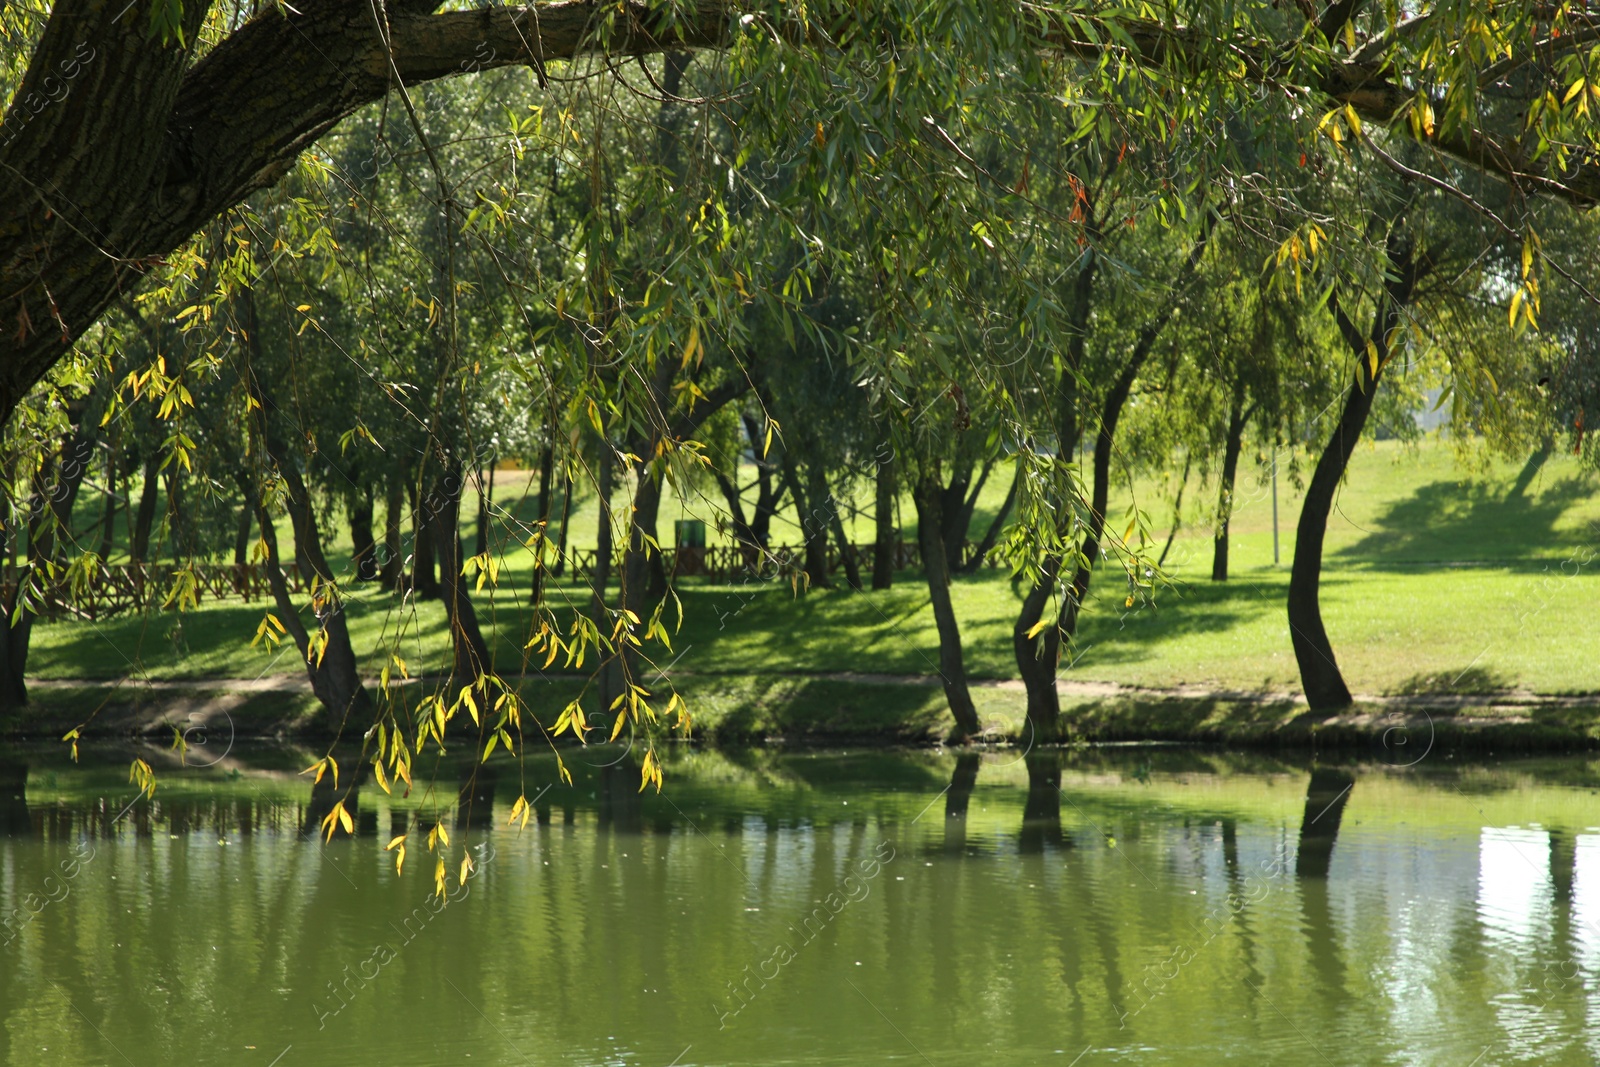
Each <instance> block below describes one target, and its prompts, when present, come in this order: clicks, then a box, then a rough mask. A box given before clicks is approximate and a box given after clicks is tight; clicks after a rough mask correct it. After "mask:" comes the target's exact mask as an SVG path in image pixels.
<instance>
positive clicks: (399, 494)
mask: <svg viewBox="0 0 1600 1067" xmlns="http://www.w3.org/2000/svg"><path fill="white" fill-rule="evenodd" d="M405 506H406V495H405V486H403V485H401V484H400V479H399V477H397V476H395V475H392V474H391V475H390V476H389V480H388V483H387V484H386V486H385V493H384V498H383V550H384V560H383V566H382V567H381V568H380V569H379V571H378V581H380V582H381V583H383V587H384V588H385V589H388V590H390V591H392V592H396V593H403V592H405V577H406V561H405V551H406V548H405V536H404V534H403V533H402V532H401V531H402V530H403V529H404V525H403V521H404V515H405Z"/></svg>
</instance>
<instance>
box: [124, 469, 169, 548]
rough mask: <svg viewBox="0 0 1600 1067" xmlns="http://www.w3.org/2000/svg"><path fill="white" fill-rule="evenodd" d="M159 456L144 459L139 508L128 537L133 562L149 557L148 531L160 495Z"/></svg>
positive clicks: (152, 523) (154, 517)
mask: <svg viewBox="0 0 1600 1067" xmlns="http://www.w3.org/2000/svg"><path fill="white" fill-rule="evenodd" d="M160 471H161V464H160V462H159V457H157V456H155V455H151V456H150V457H149V458H148V459H146V460H145V461H144V471H143V472H142V478H143V480H142V482H141V483H140V488H139V510H138V512H137V513H136V514H135V515H134V518H133V530H132V532H131V533H130V535H129V537H128V555H129V558H130V559H131V560H132V562H134V563H136V564H137V563H144V562H146V561H147V560H148V559H149V558H150V531H151V529H152V528H153V527H154V526H155V522H156V503H157V499H156V498H157V497H158V496H159V495H160V492H161V489H160V481H161V480H160V477H159V475H160Z"/></svg>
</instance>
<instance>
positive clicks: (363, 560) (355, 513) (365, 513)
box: [350, 488, 378, 582]
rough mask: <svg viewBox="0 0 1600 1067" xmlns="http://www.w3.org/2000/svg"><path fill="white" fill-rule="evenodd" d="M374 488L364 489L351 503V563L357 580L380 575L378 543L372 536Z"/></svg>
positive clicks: (367, 580)
mask: <svg viewBox="0 0 1600 1067" xmlns="http://www.w3.org/2000/svg"><path fill="white" fill-rule="evenodd" d="M372 511H373V508H372V490H371V489H370V488H368V489H364V490H362V491H360V492H358V493H357V494H356V498H355V499H354V500H353V501H351V503H350V545H351V549H352V551H351V554H350V565H351V567H352V568H353V569H354V570H355V575H356V581H358V582H370V581H372V580H373V579H375V578H377V577H378V543H377V540H376V539H375V538H374V537H373V536H372Z"/></svg>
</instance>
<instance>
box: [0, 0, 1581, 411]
mask: <svg viewBox="0 0 1600 1067" xmlns="http://www.w3.org/2000/svg"><path fill="white" fill-rule="evenodd" d="M433 6H434V5H433V3H432V0H411V2H396V3H391V4H388V5H375V6H371V7H363V6H361V5H347V4H340V3H307V4H302V5H301V6H300V7H292V6H279V5H270V6H266V7H263V8H262V9H261V11H260V13H259V14H257V15H255V16H254V17H253V18H250V19H249V20H248V21H245V22H244V23H243V24H242V25H240V26H238V28H236V29H233V30H231V31H228V30H226V29H224V30H223V32H222V36H221V40H220V41H219V42H217V43H216V45H215V47H213V48H211V49H210V50H209V51H208V52H207V53H206V54H205V55H204V56H203V57H201V58H200V59H198V60H196V59H195V51H196V49H197V45H198V42H199V41H200V40H201V38H202V34H201V28H202V26H203V25H204V24H205V22H206V20H207V18H208V17H209V16H210V15H211V14H212V11H213V5H212V4H210V3H206V2H193V3H184V4H181V5H175V6H173V7H172V8H171V9H170V10H172V11H177V12H179V13H180V14H179V22H180V25H179V26H178V27H176V29H177V31H178V32H177V33H175V34H174V36H175V37H176V38H177V40H181V41H183V42H186V43H185V44H184V45H182V46H179V45H178V44H176V42H174V43H171V44H167V43H164V42H162V41H160V40H155V41H152V39H151V34H150V33H148V32H146V30H140V29H136V28H135V27H136V26H137V25H138V24H140V22H141V20H143V23H144V24H145V26H146V27H148V25H149V23H150V20H151V16H152V14H154V13H155V12H156V11H158V10H164V8H157V7H155V6H154V5H152V4H150V3H135V4H134V6H133V7H132V8H129V7H126V6H123V5H119V4H116V3H105V2H103V0H57V2H56V3H54V4H52V5H51V7H50V13H49V17H48V20H47V21H46V23H45V26H44V29H43V32H42V34H41V35H40V37H39V38H38V42H37V44H36V45H35V46H34V48H33V54H32V57H31V58H30V60H29V62H28V66H27V71H26V73H25V74H24V76H23V78H22V82H21V85H20V86H19V87H18V89H17V92H16V94H15V96H14V97H13V100H12V103H11V107H10V109H9V111H8V113H7V115H6V117H5V122H4V123H3V125H0V130H4V131H5V132H4V133H0V137H3V138H4V139H3V141H0V294H4V300H5V302H6V304H5V306H4V307H0V318H3V319H4V321H5V322H7V323H12V322H15V323H18V329H17V330H15V331H12V330H10V329H9V328H8V329H7V330H6V331H5V332H4V333H0V423H3V422H4V421H6V420H7V419H9V418H10V415H11V413H12V411H13V410H14V409H15V407H16V405H17V404H18V403H19V402H20V401H21V400H22V398H23V396H24V395H26V393H27V391H28V389H29V388H31V387H32V385H33V384H34V383H35V382H37V381H39V380H40V379H41V378H42V377H43V376H44V374H45V372H46V371H47V370H48V369H49V368H50V367H51V366H52V365H53V364H54V363H55V362H56V361H57V360H58V359H60V358H61V357H62V356H64V355H65V354H66V353H67V352H68V351H69V350H70V349H71V347H72V345H73V344H74V343H75V342H76V341H77V339H78V338H79V337H80V336H81V335H82V334H83V333H84V332H85V331H86V330H88V329H89V328H90V327H91V326H92V325H93V324H94V322H95V321H96V320H97V319H98V318H99V317H100V315H101V314H102V313H103V312H104V311H105V310H106V308H107V307H109V306H110V305H111V303H113V302H114V301H115V300H117V299H119V298H120V297H122V296H123V295H125V294H126V293H128V292H131V291H132V290H134V289H135V288H136V287H137V286H138V284H139V281H140V279H141V276H142V274H143V273H144V272H145V271H146V270H147V269H148V267H149V265H150V264H151V263H153V262H157V261H159V260H160V258H161V257H163V256H165V255H166V254H167V253H169V252H171V251H172V250H173V249H174V248H177V247H178V246H180V245H181V244H183V242H184V241H186V240H187V239H188V238H189V237H191V236H192V235H193V234H195V233H197V232H198V231H199V230H200V229H201V228H203V227H204V226H205V225H206V224H207V223H208V222H210V221H211V220H213V219H216V218H217V217H219V216H221V215H222V214H223V213H224V212H226V211H227V210H228V209H229V208H231V207H234V206H235V205H237V204H239V203H241V202H243V201H244V200H245V199H246V198H248V197H249V196H250V195H251V194H252V193H254V192H256V191H258V190H260V189H263V188H266V187H268V186H271V185H273V184H275V183H276V182H277V181H278V180H279V179H280V178H282V177H283V175H284V174H286V173H288V172H289V170H290V169H291V168H292V167H293V165H294V161H295V159H296V157H297V156H298V155H299V154H300V152H301V151H303V150H304V149H305V148H306V147H307V146H309V145H310V144H312V143H314V142H315V141H316V140H317V138H319V137H321V136H322V135H323V134H325V133H327V132H328V131H329V130H331V129H333V127H334V126H335V125H337V124H338V123H339V121H340V120H341V119H343V118H344V117H346V116H348V115H350V114H351V113H353V112H354V111H356V110H357V109H358V108H360V107H361V106H363V105H364V104H367V103H370V102H372V101H376V100H380V99H382V98H383V97H384V96H385V94H387V93H389V92H390V91H392V90H393V89H394V87H395V86H396V85H397V84H405V85H413V86H414V85H417V84H419V83H422V82H425V81H429V80H432V79H436V78H444V77H453V76H457V75H459V74H460V73H462V72H463V71H467V70H485V69H492V68H497V67H508V66H521V67H531V68H533V69H534V70H535V71H537V72H539V75H540V79H541V81H542V80H543V77H544V75H543V72H544V70H545V68H546V65H547V64H549V63H551V62H552V61H555V60H562V59H568V58H571V57H573V56H575V55H579V54H583V53H586V52H593V51H598V50H600V49H601V48H604V50H606V51H607V52H608V53H609V54H611V55H615V56H627V55H645V54H654V53H658V52H662V51H676V50H682V49H686V48H720V47H725V46H727V45H728V43H729V42H730V41H733V40H735V39H737V33H736V32H731V31H730V27H732V26H734V25H736V24H737V22H738V21H739V20H738V18H737V15H738V12H737V9H736V8H731V7H729V6H728V5H726V4H724V3H718V2H709V0H708V2H701V3H695V4H688V5H674V6H671V7H670V8H668V9H660V8H657V7H655V6H653V5H648V4H632V5H625V6H623V7H621V8H618V7H616V6H614V5H606V4H601V3H599V2H598V0H588V2H584V0H574V2H569V3H548V4H540V5H538V7H537V12H536V13H535V10H534V9H532V8H528V7H488V8H483V9H479V10H470V11H469V10H457V11H450V12H445V13H440V14H433V13H431V10H432V7H433ZM1335 8H1336V9H1337V10H1338V11H1340V12H1346V11H1348V10H1349V5H1347V4H1340V5H1335ZM530 15H532V16H533V17H530ZM1338 21H1339V19H1338V18H1335V19H1333V20H1330V21H1328V23H1327V24H1328V25H1330V26H1331V25H1334V24H1335V23H1337V22H1338ZM1038 25H1039V27H1040V29H1041V30H1042V32H1041V33H1040V35H1039V36H1038V37H1037V38H1035V39H1034V40H1033V41H1030V42H1025V43H1024V44H1023V47H1025V48H1031V47H1034V46H1037V47H1040V48H1044V49H1051V50H1057V49H1059V50H1061V51H1064V52H1066V53H1068V54H1075V55H1082V56H1085V57H1086V58H1090V59H1092V60H1106V59H1108V58H1109V57H1111V56H1112V55H1113V52H1112V50H1113V49H1114V50H1115V57H1116V58H1115V60H1114V61H1115V62H1133V63H1137V64H1148V65H1150V66H1153V67H1164V66H1167V65H1168V64H1177V65H1180V66H1181V65H1185V64H1190V63H1194V62H1199V61H1201V60H1200V58H1199V57H1200V55H1201V52H1200V51H1199V48H1196V47H1194V46H1191V45H1190V44H1188V43H1187V42H1186V41H1185V39H1184V35H1183V34H1174V33H1173V32H1172V31H1171V30H1170V29H1169V28H1168V27H1166V26H1162V25H1157V24H1155V23H1154V22H1149V23H1133V22H1129V23H1128V28H1129V29H1130V30H1131V31H1132V32H1133V34H1134V36H1133V37H1131V38H1128V39H1126V40H1125V39H1123V38H1120V37H1115V39H1113V37H1114V35H1113V37H1107V39H1106V43H1104V44H1086V43H1084V42H1082V41H1081V39H1080V38H1081V35H1080V34H1076V33H1074V32H1072V31H1070V30H1068V29H1067V28H1066V27H1065V26H1064V25H1063V24H1061V23H1060V22H1059V20H1056V19H1048V18H1047V19H1043V20H1040V22H1039V23H1038ZM602 27H604V29H603V30H602ZM597 31H599V32H597ZM1323 36H1324V37H1331V36H1333V32H1332V31H1329V32H1324V34H1323ZM1375 40H1376V39H1374V41H1375ZM1368 43H1369V44H1371V43H1374V42H1368ZM1200 47H1204V45H1202V46H1200ZM1267 47H1268V53H1266V54H1260V58H1261V60H1262V61H1261V62H1255V61H1252V62H1251V63H1248V64H1246V65H1245V68H1244V69H1246V70H1247V73H1249V72H1255V73H1253V74H1251V76H1252V77H1257V78H1273V79H1275V78H1277V77H1278V74H1277V71H1278V65H1276V64H1274V63H1272V62H1270V61H1268V60H1269V57H1270V53H1271V52H1272V51H1273V49H1272V48H1271V46H1267ZM1381 52H1382V49H1376V50H1374V49H1373V48H1370V47H1363V48H1360V49H1358V50H1356V53H1355V54H1352V55H1351V56H1349V57H1348V59H1346V60H1344V61H1333V62H1328V63H1320V62H1319V63H1308V64H1305V65H1304V67H1305V69H1307V70H1318V71H1321V74H1320V75H1319V76H1318V77H1317V78H1316V79H1315V80H1313V81H1310V82H1308V83H1305V84H1302V85H1298V86H1293V87H1284V86H1279V87H1278V88H1279V89H1288V91H1290V92H1293V93H1300V92H1304V93H1306V94H1308V98H1320V99H1322V100H1323V101H1325V102H1327V101H1331V102H1332V104H1333V106H1335V107H1339V106H1346V105H1348V106H1350V107H1353V108H1355V109H1356V110H1358V111H1360V112H1361V113H1362V114H1363V115H1364V116H1365V117H1367V119H1368V120H1369V121H1373V122H1377V123H1379V124H1384V123H1388V122H1390V121H1392V119H1393V116H1394V115H1395V114H1396V113H1397V112H1398V111H1399V110H1400V109H1401V108H1402V107H1403V106H1404V105H1405V104H1406V103H1407V102H1408V101H1409V100H1410V99H1411V98H1412V96H1413V95H1414V89H1413V84H1412V83H1413V82H1414V81H1415V78H1414V77H1411V76H1408V75H1406V73H1405V72H1399V76H1396V72H1393V71H1390V70H1389V69H1387V68H1386V67H1385V66H1384V65H1383V64H1384V63H1385V62H1386V59H1385V57H1384V56H1383V55H1381V54H1379V53H1381ZM1366 53H1371V54H1370V55H1368V54H1366ZM1256 54H1258V53H1252V55H1256ZM1508 110H1509V109H1508ZM1429 138H1430V140H1429V143H1430V146H1431V147H1433V148H1435V149H1437V150H1439V151H1442V152H1445V153H1449V154H1451V155H1453V156H1454V157H1455V158H1457V159H1459V160H1462V161H1464V162H1465V163H1466V164H1467V165H1468V166H1469V167H1471V168H1473V169H1475V170H1477V171H1479V172H1482V173H1492V174H1500V175H1505V176H1507V177H1508V178H1509V179H1510V181H1511V183H1512V184H1513V185H1515V186H1518V187H1526V188H1543V189H1546V190H1548V191H1553V192H1556V193H1558V194H1559V195H1562V196H1563V197H1565V198H1566V199H1567V200H1569V201H1571V202H1573V203H1575V204H1579V205H1583V206H1588V205H1591V204H1593V203H1594V202H1596V200H1597V199H1600V173H1597V170H1596V168H1595V167H1594V166H1593V165H1592V164H1591V163H1587V162H1585V163H1582V164H1579V165H1576V166H1574V167H1572V168H1570V169H1568V170H1566V171H1560V172H1558V171H1556V170H1553V169H1551V167H1552V166H1553V165H1551V164H1548V163H1538V162H1530V160H1531V159H1533V158H1534V157H1535V156H1536V155H1537V154H1536V153H1529V152H1527V151H1525V149H1526V148H1527V147H1528V146H1527V145H1525V144H1522V143H1521V142H1520V141H1518V139H1517V138H1518V134H1517V132H1512V133H1510V134H1509V135H1508V134H1506V133H1505V132H1504V131H1501V130H1489V131H1483V130H1477V129H1472V128H1470V127H1463V128H1460V129H1451V128H1448V127H1444V126H1441V128H1440V130H1439V131H1438V132H1437V133H1436V134H1430V135H1429ZM1507 138H1509V139H1507ZM1497 144H1498V145H1504V146H1505V147H1503V148H1494V149H1492V150H1491V148H1488V147H1485V146H1493V145H1497ZM1530 172H1531V173H1530ZM1525 179H1527V181H1526V185H1525V184H1524V181H1525Z"/></svg>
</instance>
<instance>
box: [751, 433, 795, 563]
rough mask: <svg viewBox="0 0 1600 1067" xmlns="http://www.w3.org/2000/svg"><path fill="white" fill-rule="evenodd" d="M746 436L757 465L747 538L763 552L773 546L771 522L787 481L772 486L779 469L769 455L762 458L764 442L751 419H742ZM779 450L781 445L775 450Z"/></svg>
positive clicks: (779, 505)
mask: <svg viewBox="0 0 1600 1067" xmlns="http://www.w3.org/2000/svg"><path fill="white" fill-rule="evenodd" d="M742 420H743V422H744V432H745V436H747V437H748V438H749V439H750V453H751V455H753V456H754V457H755V464H756V504H755V507H754V508H752V509H751V511H750V534H751V536H752V537H754V538H755V541H756V544H758V545H760V546H761V547H762V548H770V547H771V546H772V520H773V518H775V517H776V516H777V514H778V509H779V508H780V507H781V506H782V503H783V494H784V489H785V486H786V485H787V479H784V480H782V481H781V482H779V483H777V484H775V483H774V479H773V474H774V473H775V471H776V470H777V469H778V468H779V467H780V464H779V463H777V462H775V461H774V459H773V457H772V456H771V455H763V454H762V451H761V449H762V446H763V444H764V438H763V436H762V433H761V427H760V425H759V424H757V422H756V420H755V419H754V418H753V417H752V416H750V415H745V416H742ZM778 447H779V448H780V449H782V447H783V446H782V445H779V446H778ZM803 510H804V506H803V505H802V504H800V503H799V501H798V500H796V502H795V511H796V512H797V513H799V512H801V511H803Z"/></svg>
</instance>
